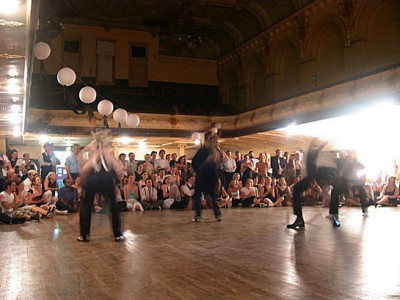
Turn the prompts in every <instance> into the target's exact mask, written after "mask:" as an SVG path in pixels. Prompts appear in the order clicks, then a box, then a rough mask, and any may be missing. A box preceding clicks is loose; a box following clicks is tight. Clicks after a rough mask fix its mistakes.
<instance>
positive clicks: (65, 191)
mask: <svg viewBox="0 0 400 300" xmlns="http://www.w3.org/2000/svg"><path fill="white" fill-rule="evenodd" d="M63 183H64V187H62V188H61V189H60V191H59V193H58V201H57V204H56V206H57V209H58V210H60V211H67V212H68V213H75V212H77V211H78V191H77V190H76V189H75V188H74V187H73V186H72V180H71V179H70V178H64V180H63Z"/></svg>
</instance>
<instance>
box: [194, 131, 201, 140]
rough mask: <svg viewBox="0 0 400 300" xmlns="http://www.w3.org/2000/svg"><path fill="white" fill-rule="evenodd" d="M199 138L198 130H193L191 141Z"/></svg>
mask: <svg viewBox="0 0 400 300" xmlns="http://www.w3.org/2000/svg"><path fill="white" fill-rule="evenodd" d="M200 139H201V135H200V133H199V132H193V133H192V140H193V141H199V140H200Z"/></svg>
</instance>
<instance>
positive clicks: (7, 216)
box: [0, 180, 27, 224]
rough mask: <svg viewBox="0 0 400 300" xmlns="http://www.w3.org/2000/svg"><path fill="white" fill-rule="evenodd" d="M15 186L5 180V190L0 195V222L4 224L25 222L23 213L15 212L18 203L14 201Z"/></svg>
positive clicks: (13, 183)
mask: <svg viewBox="0 0 400 300" xmlns="http://www.w3.org/2000/svg"><path fill="white" fill-rule="evenodd" d="M15 186H16V185H15V182H13V181H11V180H6V181H5V184H4V188H5V190H4V191H2V192H1V193H0V208H1V211H0V212H1V215H0V221H2V222H4V223H6V224H19V223H24V222H25V221H26V220H27V219H26V217H25V216H24V215H23V213H22V212H21V211H18V210H17V208H18V206H19V205H20V203H19V202H16V201H15V195H14V191H15Z"/></svg>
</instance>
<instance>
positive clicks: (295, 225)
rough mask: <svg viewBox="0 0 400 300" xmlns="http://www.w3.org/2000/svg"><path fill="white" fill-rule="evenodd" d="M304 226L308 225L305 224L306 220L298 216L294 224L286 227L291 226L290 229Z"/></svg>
mask: <svg viewBox="0 0 400 300" xmlns="http://www.w3.org/2000/svg"><path fill="white" fill-rule="evenodd" d="M304 227H306V226H305V224H304V220H303V219H300V218H297V219H296V221H294V223H293V224H289V225H287V226H286V228H290V229H296V228H304Z"/></svg>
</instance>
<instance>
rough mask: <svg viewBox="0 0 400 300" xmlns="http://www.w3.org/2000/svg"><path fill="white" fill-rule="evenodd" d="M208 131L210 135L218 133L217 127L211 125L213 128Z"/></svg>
mask: <svg viewBox="0 0 400 300" xmlns="http://www.w3.org/2000/svg"><path fill="white" fill-rule="evenodd" d="M210 132H211V134H212V135H214V134H217V133H218V129H217V128H215V127H213V128H211V129H210Z"/></svg>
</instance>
